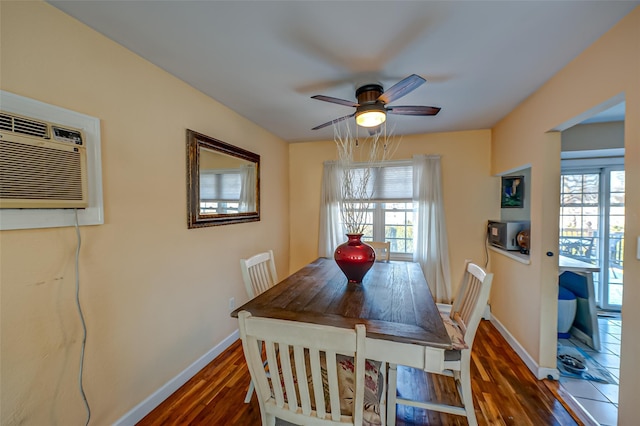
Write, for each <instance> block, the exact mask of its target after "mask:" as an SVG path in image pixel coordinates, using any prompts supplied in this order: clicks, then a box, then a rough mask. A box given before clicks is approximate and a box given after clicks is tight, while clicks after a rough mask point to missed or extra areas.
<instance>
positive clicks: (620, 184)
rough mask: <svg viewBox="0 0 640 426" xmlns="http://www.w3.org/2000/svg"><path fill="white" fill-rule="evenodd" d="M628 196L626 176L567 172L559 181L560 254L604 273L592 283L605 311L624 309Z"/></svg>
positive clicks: (613, 172) (615, 172)
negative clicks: (626, 202) (589, 264)
mask: <svg viewBox="0 0 640 426" xmlns="http://www.w3.org/2000/svg"><path fill="white" fill-rule="evenodd" d="M624 190H625V180H624V170H616V169H613V168H602V169H596V170H579V171H578V170H576V171H566V172H563V174H562V177H561V189H560V197H561V199H560V238H559V242H560V247H559V253H560V254H561V255H564V256H567V257H571V258H573V259H577V260H580V261H583V262H587V263H591V264H593V265H597V266H599V267H600V272H596V273H594V274H593V282H594V286H595V292H596V303H597V305H598V306H599V307H601V308H602V309H609V310H620V308H621V306H622V276H623V263H622V258H623V254H624Z"/></svg>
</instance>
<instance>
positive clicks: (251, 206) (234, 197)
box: [199, 148, 256, 215]
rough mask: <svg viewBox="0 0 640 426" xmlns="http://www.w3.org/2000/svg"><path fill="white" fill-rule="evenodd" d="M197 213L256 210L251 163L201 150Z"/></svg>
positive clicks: (253, 171)
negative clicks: (198, 209) (198, 207)
mask: <svg viewBox="0 0 640 426" xmlns="http://www.w3.org/2000/svg"><path fill="white" fill-rule="evenodd" d="M199 174H200V214H201V215H207V214H234V213H247V212H254V211H256V191H255V188H256V167H255V164H254V163H251V162H249V161H246V160H242V159H239V158H236V157H232V156H229V155H224V154H221V153H218V152H215V151H212V150H209V149H206V148H200V173H199Z"/></svg>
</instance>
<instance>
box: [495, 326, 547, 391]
mask: <svg viewBox="0 0 640 426" xmlns="http://www.w3.org/2000/svg"><path fill="white" fill-rule="evenodd" d="M491 323H492V324H493V325H494V326H495V328H496V329H497V330H498V331H499V332H500V334H502V337H504V339H505V340H506V341H507V343H508V344H509V346H511V348H512V349H513V350H514V351H515V352H516V353H517V354H518V356H519V357H520V359H522V361H523V362H524V363H525V365H526V366H527V368H528V369H529V370H530V371H531V372H532V373H533V375H534V376H536V378H537V379H538V380H542V379H549V378H552V379H554V380H558V379H560V372H559V371H558V369H557V368H546V367H540V366H539V365H538V363H537V362H536V361H535V360H534V359H533V357H532V356H531V355H529V353H528V352H527V351H526V350H525V348H524V347H522V345H521V344H520V342H518V341H517V340H516V338H515V337H513V335H512V334H511V333H510V332H509V330H507V328H506V327H505V326H504V324H502V323H501V322H500V321H499V320H498V319H497V318H496V317H495V315H492V316H491Z"/></svg>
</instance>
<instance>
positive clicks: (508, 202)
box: [500, 176, 524, 209]
mask: <svg viewBox="0 0 640 426" xmlns="http://www.w3.org/2000/svg"><path fill="white" fill-rule="evenodd" d="M500 198H501V207H502V208H503V209H504V208H522V207H523V206H524V176H502V196H501V197H500Z"/></svg>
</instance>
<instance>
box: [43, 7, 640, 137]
mask: <svg viewBox="0 0 640 426" xmlns="http://www.w3.org/2000/svg"><path fill="white" fill-rule="evenodd" d="M49 3H51V4H52V5H54V6H55V7H57V8H59V9H61V10H62V11H64V12H66V13H68V14H69V15H71V16H74V17H75V18H77V19H79V20H80V21H82V22H84V23H86V24H87V25H89V26H90V27H92V28H94V29H96V30H97V31H99V32H101V33H103V34H104V35H106V36H107V37H109V38H110V39H113V40H114V41H116V42H118V43H120V44H121V45H123V46H125V47H126V48H128V49H130V50H132V51H133V52H136V53H137V54H139V55H140V56H142V57H144V58H146V59H147V60H149V61H150V62H152V63H154V64H156V65H157V66H159V67H160V68H163V69H164V70H166V71H168V72H169V73H171V74H173V75H175V76H176V77H178V78H180V79H182V80H184V81H185V82H187V83H189V84H190V85H192V86H193V87H195V88H197V89H199V90H200V91H202V92H203V93H205V94H207V95H209V96H211V97H212V98H214V99H216V100H218V101H219V102H221V103H222V104H224V105H226V106H227V107H229V108H231V109H232V110H234V111H236V112H238V113H239V114H241V115H242V116H244V117H246V118H248V119H249V120H251V121H253V122H255V123H257V124H258V125H260V126H261V127H263V128H265V129H267V130H269V131H270V132H272V133H274V134H276V135H278V136H279V137H281V138H282V139H284V140H286V141H289V142H298V141H309V140H325V139H332V138H333V133H332V129H331V126H329V127H327V128H324V129H322V130H317V131H311V130H310V129H311V128H312V127H315V126H317V125H319V124H322V123H324V122H327V121H330V120H332V119H334V118H337V117H341V116H344V115H348V114H351V113H352V112H353V111H354V110H353V108H351V107H346V106H342V105H337V104H332V103H327V102H321V101H317V100H314V99H311V98H310V97H311V96H312V95H316V94H322V95H328V96H333V97H337V98H342V99H348V100H353V101H355V93H354V92H355V88H356V87H357V86H358V85H359V84H363V83H370V82H376V81H377V82H380V83H382V84H383V86H384V87H385V88H389V87H391V86H392V85H393V84H394V83H396V82H397V81H399V80H401V79H402V78H404V77H406V76H408V75H410V74H414V73H415V74H419V75H421V76H422V77H424V78H426V79H427V83H426V84H424V85H422V86H420V87H419V88H417V89H416V90H414V91H413V92H412V93H410V94H409V95H407V96H405V97H403V98H401V99H399V100H396V101H395V102H393V103H391V104H390V105H392V106H395V105H429V106H438V107H441V108H442V111H441V112H440V114H439V115H437V116H435V117H411V116H397V115H394V116H389V118H388V123H389V125H390V128H393V132H394V133H395V134H398V135H399V134H416V133H432V132H443V131H456V130H469V129H483V128H490V127H492V126H493V125H494V124H496V123H497V122H498V121H499V120H500V119H501V118H503V117H504V116H505V115H506V114H507V113H509V112H510V111H511V110H512V109H513V108H514V107H516V106H517V105H518V104H519V103H520V102H522V101H523V100H524V99H525V98H527V97H528V96H529V95H530V94H531V93H533V92H534V91H535V90H536V89H538V88H539V87H540V86H541V85H542V84H544V82H545V81H547V80H548V79H549V78H550V77H551V76H553V75H554V74H555V73H556V72H558V71H559V70H560V69H562V68H563V67H564V66H565V65H566V64H567V63H569V62H570V61H571V60H572V59H573V58H575V57H576V56H577V55H578V54H580V53H581V52H582V51H583V50H584V49H585V48H587V47H588V46H589V45H590V44H592V43H593V42H594V41H595V40H596V39H598V38H599V37H600V36H601V35H602V34H604V33H605V32H606V31H607V30H608V29H609V28H611V27H612V26H613V25H614V24H615V23H616V22H618V21H619V20H620V19H621V18H622V17H623V16H625V15H626V14H627V13H629V12H630V11H631V10H632V9H633V8H634V7H636V6H638V4H640V1H633V2H632V1H608V0H607V1H465V2H462V1H438V2H435V1H433V2H431V1H412V2H403V1H386V2H382V1H302V0H300V1H233V2H232V1H184V0H182V1H177V0H174V1H99V0H93V1H58V0H51V1H49Z"/></svg>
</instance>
